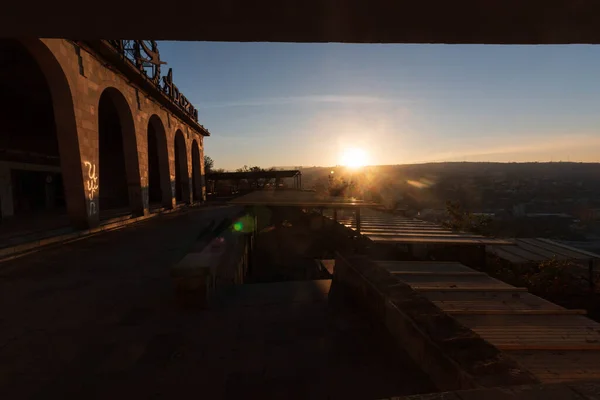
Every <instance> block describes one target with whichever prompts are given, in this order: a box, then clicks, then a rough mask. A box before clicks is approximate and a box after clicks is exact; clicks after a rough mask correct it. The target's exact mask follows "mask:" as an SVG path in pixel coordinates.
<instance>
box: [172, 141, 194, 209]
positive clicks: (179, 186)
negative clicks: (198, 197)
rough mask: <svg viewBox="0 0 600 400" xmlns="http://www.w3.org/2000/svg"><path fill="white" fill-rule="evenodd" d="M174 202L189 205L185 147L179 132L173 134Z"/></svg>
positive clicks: (188, 180) (188, 178) (188, 179)
mask: <svg viewBox="0 0 600 400" xmlns="http://www.w3.org/2000/svg"><path fill="white" fill-rule="evenodd" d="M174 150H175V200H176V201H177V202H185V203H189V202H190V200H191V196H190V176H189V173H188V158H187V146H186V145H185V137H184V136H183V133H182V132H181V130H179V129H178V130H177V131H176V132H175V148H174Z"/></svg>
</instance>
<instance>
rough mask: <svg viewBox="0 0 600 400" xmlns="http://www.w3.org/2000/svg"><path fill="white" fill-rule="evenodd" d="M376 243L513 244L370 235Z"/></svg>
mask: <svg viewBox="0 0 600 400" xmlns="http://www.w3.org/2000/svg"><path fill="white" fill-rule="evenodd" d="M367 237H368V238H369V239H371V240H372V241H373V242H375V243H400V244H411V243H422V244H472V245H488V244H489V245H493V244H512V243H511V242H509V241H507V240H502V239H489V238H483V237H482V238H481V239H469V238H467V239H461V238H436V239H431V238H427V237H422V236H415V237H385V236H376V235H369V236H367Z"/></svg>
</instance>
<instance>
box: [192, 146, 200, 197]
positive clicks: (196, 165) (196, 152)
mask: <svg viewBox="0 0 600 400" xmlns="http://www.w3.org/2000/svg"><path fill="white" fill-rule="evenodd" d="M192 185H193V186H192V189H193V190H192V198H193V200H194V201H195V202H196V201H200V200H202V182H201V171H200V148H199V147H198V142H197V141H196V140H194V141H193V142H192Z"/></svg>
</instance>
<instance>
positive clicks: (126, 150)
mask: <svg viewBox="0 0 600 400" xmlns="http://www.w3.org/2000/svg"><path fill="white" fill-rule="evenodd" d="M98 152H99V157H98V160H99V162H98V166H99V168H98V184H99V190H98V195H99V201H98V208H99V210H100V211H101V212H102V211H107V210H111V213H112V212H115V211H116V210H123V211H125V210H131V212H132V213H133V214H134V215H142V214H143V212H144V205H143V201H142V191H141V182H140V168H139V162H138V152H137V140H136V135H135V123H134V119H133V113H132V112H131V108H130V106H129V103H128V102H127V99H126V98H125V96H123V94H122V93H121V92H120V91H119V90H118V89H116V88H114V87H107V88H105V89H104V90H103V91H102V94H101V95H100V98H99V101H98Z"/></svg>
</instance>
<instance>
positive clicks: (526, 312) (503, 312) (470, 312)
mask: <svg viewBox="0 0 600 400" xmlns="http://www.w3.org/2000/svg"><path fill="white" fill-rule="evenodd" d="M436 305H437V304H436ZM440 308H442V310H443V311H444V312H446V313H448V314H453V315H587V311H586V310H569V309H566V308H563V309H562V310H554V309H550V310H544V309H541V310H531V309H525V310H514V309H506V310H493V309H492V310H463V309H446V308H443V307H440Z"/></svg>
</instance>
